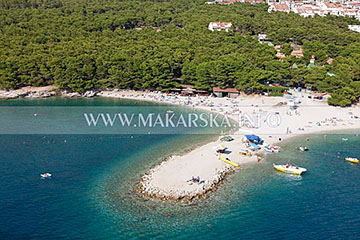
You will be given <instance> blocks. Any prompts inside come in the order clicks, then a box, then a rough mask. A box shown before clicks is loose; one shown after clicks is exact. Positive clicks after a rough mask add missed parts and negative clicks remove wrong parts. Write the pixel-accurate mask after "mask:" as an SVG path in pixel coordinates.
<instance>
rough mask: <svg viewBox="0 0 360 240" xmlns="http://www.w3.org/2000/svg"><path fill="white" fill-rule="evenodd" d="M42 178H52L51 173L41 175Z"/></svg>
mask: <svg viewBox="0 0 360 240" xmlns="http://www.w3.org/2000/svg"><path fill="white" fill-rule="evenodd" d="M40 176H41V178H51V176H52V175H51V173H41V174H40Z"/></svg>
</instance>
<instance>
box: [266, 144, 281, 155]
mask: <svg viewBox="0 0 360 240" xmlns="http://www.w3.org/2000/svg"><path fill="white" fill-rule="evenodd" d="M264 149H265V151H267V152H273V153H278V152H279V147H274V146H271V145H268V146H266V147H264Z"/></svg>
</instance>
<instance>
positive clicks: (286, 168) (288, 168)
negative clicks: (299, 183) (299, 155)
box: [273, 163, 307, 175]
mask: <svg viewBox="0 0 360 240" xmlns="http://www.w3.org/2000/svg"><path fill="white" fill-rule="evenodd" d="M273 167H274V168H275V169H276V170H278V171H280V172H284V173H290V174H296V175H301V174H302V173H304V172H306V171H307V169H306V168H302V167H298V166H295V165H291V164H285V165H277V164H275V163H273Z"/></svg>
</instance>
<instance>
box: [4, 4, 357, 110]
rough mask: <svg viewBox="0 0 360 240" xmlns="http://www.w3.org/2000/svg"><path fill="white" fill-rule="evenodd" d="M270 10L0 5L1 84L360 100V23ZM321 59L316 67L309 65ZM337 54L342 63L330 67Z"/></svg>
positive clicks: (247, 7) (346, 101)
mask: <svg viewBox="0 0 360 240" xmlns="http://www.w3.org/2000/svg"><path fill="white" fill-rule="evenodd" d="M267 8H268V6H267V5H265V4H259V5H250V4H233V5H231V6H220V5H204V1H203V0H158V1H154V0H153V1H148V0H123V1H121V0H0V87H2V88H6V89H12V88H18V87H22V86H26V85H33V86H41V85H48V84H56V85H57V86H59V87H60V88H61V89H69V90H72V91H78V92H82V91H86V90H89V89H94V88H96V89H99V88H130V89H157V90H162V91H166V90H169V89H172V88H174V87H176V85H177V84H178V83H177V82H175V81H173V79H174V78H181V79H182V81H183V83H188V84H193V85H195V87H196V88H197V89H200V90H211V88H212V87H214V86H219V87H222V88H225V87H236V88H238V89H241V90H246V89H247V90H249V89H250V90H251V91H262V90H264V89H265V88H266V86H265V85H266V84H267V83H280V84H282V85H284V86H309V87H312V88H314V89H316V90H318V91H320V92H331V93H332V98H331V99H330V100H329V103H330V104H334V105H343V106H345V105H349V104H350V103H351V102H352V101H354V100H355V99H356V97H358V96H360V34H359V33H356V32H352V31H350V30H348V24H360V23H359V22H358V21H356V20H355V19H352V18H344V17H336V16H330V15H329V16H327V17H314V18H303V17H300V16H298V15H296V14H294V13H290V14H287V13H282V12H275V13H268V12H267ZM210 21H226V22H232V23H233V30H232V31H231V32H225V31H221V32H211V31H209V30H208V29H207V27H208V24H209V22H210ZM259 33H266V34H267V35H268V36H269V38H270V39H271V40H272V42H273V43H274V44H281V45H282V46H283V50H282V52H284V53H285V54H287V55H289V54H290V52H291V48H290V45H289V44H290V43H297V44H300V45H302V46H303V50H304V57H303V58H296V57H294V56H293V57H287V58H285V59H284V60H283V61H279V60H278V59H277V57H276V55H275V54H276V50H275V49H274V47H272V46H268V45H267V44H259V42H258V40H257V38H256V36H257V34H259ZM312 54H314V55H315V56H316V61H315V64H316V65H317V66H315V67H312V68H308V67H307V65H308V63H309V60H310V58H311V55H312ZM329 57H331V58H333V59H334V62H333V63H332V64H330V65H324V63H325V62H326V61H327V60H328V58H329ZM294 63H296V64H297V66H298V68H297V69H292V68H291V66H293V64H294ZM327 73H334V74H335V76H329V75H328V74H327ZM332 75H333V74H332Z"/></svg>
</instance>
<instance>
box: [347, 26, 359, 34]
mask: <svg viewBox="0 0 360 240" xmlns="http://www.w3.org/2000/svg"><path fill="white" fill-rule="evenodd" d="M348 27H349V29H350V30H352V31H355V32H360V25H348Z"/></svg>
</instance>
